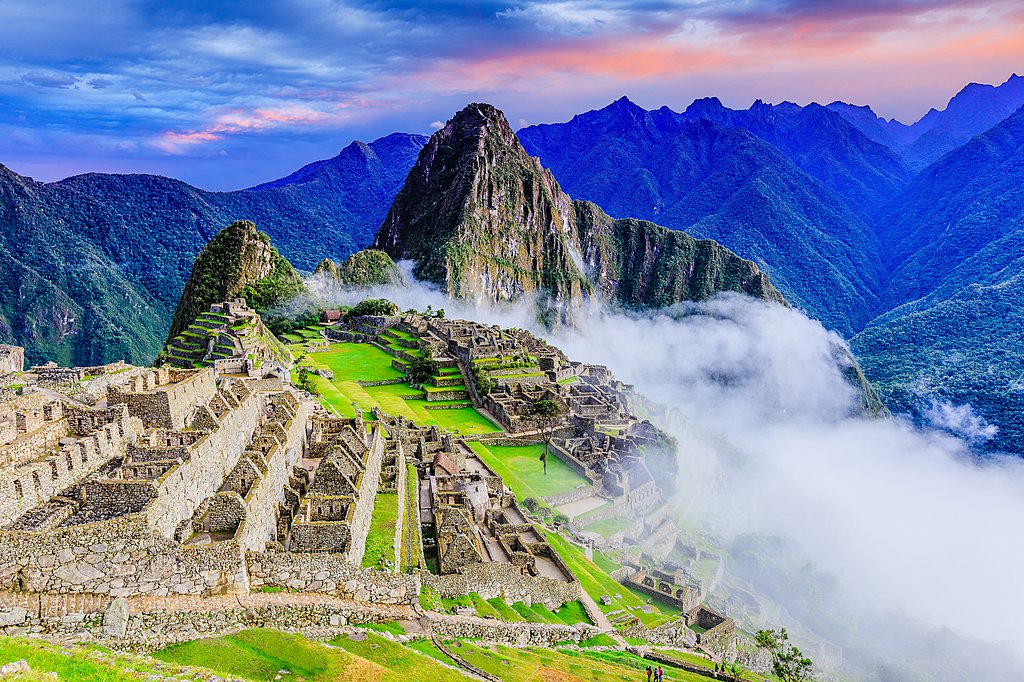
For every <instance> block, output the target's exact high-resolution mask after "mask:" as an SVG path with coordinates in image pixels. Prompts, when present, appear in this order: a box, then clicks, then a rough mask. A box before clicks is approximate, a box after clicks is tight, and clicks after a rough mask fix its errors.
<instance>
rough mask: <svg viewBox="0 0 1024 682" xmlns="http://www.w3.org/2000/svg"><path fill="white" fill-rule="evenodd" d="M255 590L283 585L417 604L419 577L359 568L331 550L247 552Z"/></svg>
mask: <svg viewBox="0 0 1024 682" xmlns="http://www.w3.org/2000/svg"><path fill="white" fill-rule="evenodd" d="M246 562H247V565H248V571H249V581H250V585H251V586H252V588H253V589H259V588H260V587H264V586H271V587H283V588H286V589H292V590H299V591H303V592H323V593H325V594H333V595H337V596H341V597H347V598H350V599H356V600H358V601H371V602H376V603H379V604H417V603H419V594H420V576H418V575H407V574H404V573H385V572H384V571H374V570H372V569H366V568H360V567H359V566H358V565H355V564H352V563H349V562H348V561H346V560H345V559H344V558H343V557H342V556H341V555H340V554H335V553H332V552H311V553H298V552H248V553H247V554H246Z"/></svg>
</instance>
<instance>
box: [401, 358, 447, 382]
mask: <svg viewBox="0 0 1024 682" xmlns="http://www.w3.org/2000/svg"><path fill="white" fill-rule="evenodd" d="M439 369H440V365H439V364H438V363H437V360H433V359H431V358H416V359H415V360H413V361H412V362H410V363H409V372H408V377H409V383H411V384H419V385H421V386H422V385H423V384H425V383H427V382H428V381H430V379H431V377H433V376H435V375H436V374H437V372H438V370H439Z"/></svg>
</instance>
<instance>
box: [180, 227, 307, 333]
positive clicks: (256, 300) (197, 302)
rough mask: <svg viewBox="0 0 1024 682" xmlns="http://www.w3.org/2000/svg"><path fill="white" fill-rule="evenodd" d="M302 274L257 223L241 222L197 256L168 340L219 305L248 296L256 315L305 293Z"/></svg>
mask: <svg viewBox="0 0 1024 682" xmlns="http://www.w3.org/2000/svg"><path fill="white" fill-rule="evenodd" d="M304 288H305V285H304V284H303V282H302V278H301V277H300V276H299V273H297V272H296V271H295V268H293V267H292V266H291V263H289V262H288V260H287V259H285V257H284V256H282V255H281V254H280V253H278V251H277V249H275V248H274V247H273V246H271V244H270V238H269V237H268V236H267V235H266V234H264V233H263V232H259V231H258V230H257V229H256V225H255V224H253V223H251V222H249V221H246V220H239V221H236V222H234V223H232V224H231V225H229V226H228V227H226V228H224V229H223V230H221V231H220V232H218V233H217V235H216V236H215V237H214V238H213V239H211V240H210V243H209V244H207V245H206V246H205V247H204V248H203V250H202V251H201V252H200V253H199V256H198V257H196V262H195V264H194V265H193V266H192V272H191V274H190V275H189V278H188V282H187V283H186V284H185V291H184V292H183V293H182V295H181V300H180V301H178V307H177V308H176V309H175V311H174V317H173V318H172V320H171V331H170V334H169V336H168V341H170V340H171V339H173V338H174V337H175V336H177V335H178V334H180V333H181V332H183V331H184V330H185V329H186V328H188V326H189V325H191V324H192V323H193V322H194V321H195V319H196V317H197V316H198V315H199V314H200V313H202V312H205V311H206V310H208V309H209V308H210V306H211V305H213V304H214V303H217V302H220V301H229V300H231V299H234V298H238V297H239V296H241V297H244V298H245V299H246V301H247V302H248V303H249V306H250V307H252V308H253V309H254V310H256V311H263V310H266V309H267V308H269V307H271V306H273V305H275V304H278V303H281V302H284V301H287V300H288V299H290V298H291V297H293V296H294V295H296V294H298V293H299V292H301V291H303V290H304Z"/></svg>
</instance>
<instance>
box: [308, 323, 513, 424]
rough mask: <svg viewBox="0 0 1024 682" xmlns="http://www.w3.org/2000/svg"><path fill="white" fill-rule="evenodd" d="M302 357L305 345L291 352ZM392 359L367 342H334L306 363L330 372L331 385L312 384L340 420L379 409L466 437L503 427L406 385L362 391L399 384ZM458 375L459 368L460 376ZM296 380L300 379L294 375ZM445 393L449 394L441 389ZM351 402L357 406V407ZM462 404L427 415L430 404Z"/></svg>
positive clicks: (317, 381) (316, 379)
mask: <svg viewBox="0 0 1024 682" xmlns="http://www.w3.org/2000/svg"><path fill="white" fill-rule="evenodd" d="M292 352H293V353H294V354H295V356H296V357H298V356H299V355H300V354H301V353H302V352H303V350H302V346H301V345H296V346H293V347H292ZM393 359H394V358H393V357H392V356H390V355H388V354H387V353H385V352H384V351H382V350H381V349H379V348H377V347H376V346H372V345H370V344H366V343H332V344H331V349H330V350H329V351H320V352H316V353H309V354H308V355H307V356H306V359H305V360H304V362H303V364H306V365H310V366H312V367H317V368H321V369H329V370H330V371H331V372H332V373H333V374H334V378H333V379H332V380H330V381H328V380H327V379H324V378H323V377H319V376H314V377H313V382H314V385H315V386H316V388H317V391H318V392H319V393H320V396H321V400H322V402H323V403H324V404H325V405H327V406H328V407H331V408H333V409H334V410H335V411H336V412H337V413H338V414H339V415H341V416H342V417H354V416H355V410H356V408H358V409H359V410H360V411H362V412H369V411H370V410H372V409H373V408H375V407H378V408H380V409H381V410H383V411H384V412H386V413H387V414H391V415H396V416H402V417H405V418H406V419H410V420H412V421H413V422H415V423H416V424H418V425H421V426H434V425H436V426H439V427H441V428H443V429H447V430H449V431H457V432H458V433H462V434H478V433H496V432H500V431H501V427H499V426H497V425H496V424H494V423H493V422H491V421H490V420H489V419H487V417H485V416H483V415H482V414H480V413H479V412H477V410H476V409H475V408H474V407H473V406H472V404H471V403H469V402H467V401H465V400H446V401H435V402H430V403H428V402H427V401H426V399H425V396H424V393H423V391H421V390H419V389H415V388H413V387H412V386H410V385H409V384H407V383H401V384H385V385H383V386H360V385H359V383H358V382H360V381H388V380H394V379H401V378H402V377H403V376H404V375H403V373H402V372H401V371H399V370H397V369H395V368H394V367H392V366H391V361H392V360H393ZM457 371H458V370H457V369H456V372H457ZM292 380H293V381H297V380H298V378H297V375H296V374H295V373H294V372H293V377H292ZM443 390H447V389H443ZM353 403H354V404H355V407H353ZM453 404H454V405H464V406H465V407H459V408H457V409H448V410H427V409H425V408H426V406H427V405H453Z"/></svg>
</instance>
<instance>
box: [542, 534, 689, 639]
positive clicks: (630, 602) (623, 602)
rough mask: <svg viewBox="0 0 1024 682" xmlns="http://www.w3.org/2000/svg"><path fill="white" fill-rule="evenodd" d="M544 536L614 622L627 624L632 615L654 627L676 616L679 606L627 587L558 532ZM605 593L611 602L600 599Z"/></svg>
mask: <svg viewBox="0 0 1024 682" xmlns="http://www.w3.org/2000/svg"><path fill="white" fill-rule="evenodd" d="M547 540H548V542H549V543H550V544H551V546H552V547H554V548H555V551H557V552H558V554H559V555H560V556H561V557H562V559H563V560H564V561H565V563H566V564H568V566H569V568H570V569H572V572H573V574H575V576H576V578H577V579H578V580H579V581H580V587H582V588H583V590H584V591H585V592H586V593H587V594H589V595H590V597H591V598H592V599H593V600H594V601H595V602H597V603H598V607H599V608H600V609H601V610H602V611H603V612H604V613H605V614H607V615H608V618H609V619H610V620H611V621H612V624H614V625H615V626H617V627H619V626H622V627H624V626H626V625H628V624H629V622H628V621H630V620H631V618H630V617H631V616H635V617H636V618H638V619H639V620H640V621H641V622H643V624H644V625H646V626H647V627H655V626H657V625H661V624H662V623H664V622H666V621H668V620H670V619H673V618H678V617H679V615H680V611H679V609H678V608H675V607H673V606H669V605H668V604H664V603H662V602H659V601H652V598H651V597H649V596H647V595H645V594H642V593H640V592H635V591H633V590H630V589H629V588H628V587H626V586H625V585H623V584H621V583H619V582H618V581H617V580H615V578H613V577H612V576H611V575H609V574H608V572H607V571H606V570H605V569H603V568H601V567H600V566H598V565H597V564H595V563H594V562H593V561H591V560H590V559H588V558H587V557H586V556H584V554H583V551H582V550H581V549H580V548H579V547H577V546H576V545H574V544H573V543H571V542H569V541H568V540H566V539H565V538H563V537H562V536H561V535H559V534H558V533H555V532H548V533H547ZM616 595H618V596H616ZM604 596H607V597H609V598H610V600H611V603H610V604H608V605H605V604H602V603H601V597H604ZM645 605H649V606H651V607H652V609H651V613H645V612H644V609H643V607H644V606H645Z"/></svg>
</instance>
